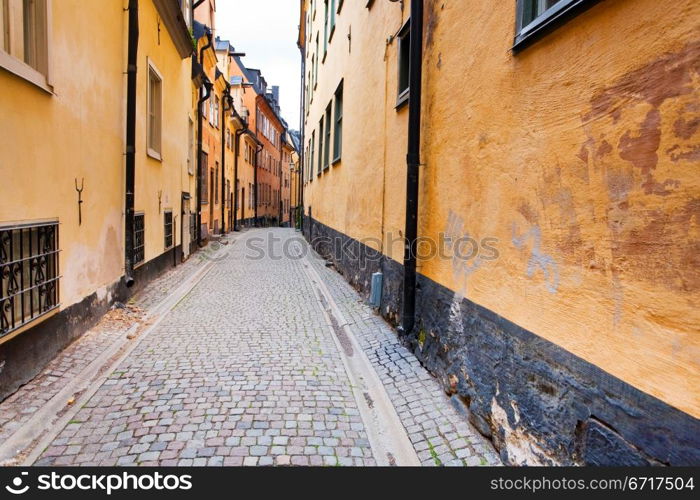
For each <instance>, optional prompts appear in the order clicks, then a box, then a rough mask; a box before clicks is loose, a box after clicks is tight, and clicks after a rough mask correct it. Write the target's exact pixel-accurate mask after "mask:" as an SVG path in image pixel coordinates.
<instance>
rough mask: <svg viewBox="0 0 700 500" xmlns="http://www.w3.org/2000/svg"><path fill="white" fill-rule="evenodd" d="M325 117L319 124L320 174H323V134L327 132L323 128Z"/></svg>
mask: <svg viewBox="0 0 700 500" xmlns="http://www.w3.org/2000/svg"><path fill="white" fill-rule="evenodd" d="M323 119H324V116H322V117H321V121H320V123H319V125H318V172H317V173H318V175H321V172H322V171H323V150H324V148H323V136H324V134H325V132H324V130H325V129H324V128H323Z"/></svg>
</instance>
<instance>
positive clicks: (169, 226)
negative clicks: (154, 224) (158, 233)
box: [163, 212, 173, 250]
mask: <svg viewBox="0 0 700 500" xmlns="http://www.w3.org/2000/svg"><path fill="white" fill-rule="evenodd" d="M163 233H164V235H165V238H164V239H165V241H164V244H165V249H166V250H167V249H168V248H170V247H172V246H173V213H172V212H165V214H164V219H163Z"/></svg>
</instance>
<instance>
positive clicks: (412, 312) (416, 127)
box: [401, 0, 423, 335]
mask: <svg viewBox="0 0 700 500" xmlns="http://www.w3.org/2000/svg"><path fill="white" fill-rule="evenodd" d="M409 68H410V69H409V86H410V87H409V88H410V89H411V90H410V92H411V94H410V98H409V102H408V153H407V155H406V167H407V172H406V173H407V175H406V227H405V231H404V237H405V247H404V258H403V272H404V275H403V318H402V319H403V321H402V324H401V326H402V329H403V334H404V335H408V334H410V333H411V332H412V331H413V327H414V325H415V321H416V251H415V250H416V248H415V246H416V239H417V238H418V176H419V169H420V132H421V85H422V76H423V0H411V49H410V67H409Z"/></svg>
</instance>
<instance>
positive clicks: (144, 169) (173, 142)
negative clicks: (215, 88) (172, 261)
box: [134, 2, 192, 262]
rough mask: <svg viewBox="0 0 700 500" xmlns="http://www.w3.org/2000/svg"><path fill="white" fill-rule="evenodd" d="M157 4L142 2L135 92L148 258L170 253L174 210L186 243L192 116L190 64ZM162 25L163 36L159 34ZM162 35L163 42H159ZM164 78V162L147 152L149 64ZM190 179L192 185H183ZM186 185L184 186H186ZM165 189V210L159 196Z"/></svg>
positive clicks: (138, 203) (138, 206)
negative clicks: (184, 200)
mask: <svg viewBox="0 0 700 500" xmlns="http://www.w3.org/2000/svg"><path fill="white" fill-rule="evenodd" d="M159 19H160V18H159V16H158V12H157V10H156V8H155V6H154V5H153V3H152V2H140V3H139V31H140V33H139V54H138V65H139V66H138V77H137V78H138V85H137V95H136V107H137V112H136V117H137V119H136V193H135V202H134V208H135V210H136V212H143V213H144V214H145V229H146V240H145V241H146V248H145V251H146V259H145V262H148V261H150V260H151V259H154V258H155V257H158V256H159V255H160V254H162V253H163V252H164V251H165V241H164V235H165V230H164V213H165V211H166V210H172V212H173V219H174V221H175V227H174V244H175V245H179V244H180V241H181V230H180V229H181V228H180V224H181V223H182V220H181V215H180V212H181V201H180V200H181V192H182V191H187V186H189V182H188V181H187V179H186V177H185V176H184V175H182V173H183V172H187V158H188V147H189V144H188V141H187V139H186V138H187V137H188V133H189V118H190V117H191V116H192V108H191V106H190V96H191V94H190V93H191V90H192V81H191V62H190V59H189V58H186V59H182V58H180V55H179V54H178V52H177V50H176V48H175V45H174V43H173V41H172V39H171V38H170V35H169V34H168V31H167V29H166V28H165V26H164V25H163V23H162V21H160V25H159ZM159 28H160V34H159ZM159 35H160V40H159ZM149 61H150V62H151V63H152V64H153V65H154V66H155V67H156V68H157V70H158V71H159V72H160V74H161V76H162V77H163V82H162V92H163V105H162V111H163V116H162V125H163V126H162V151H161V156H162V161H159V160H156V159H154V158H152V157H150V156H148V155H147V154H146V149H147V148H146V140H147V123H148V122H147V120H148V101H147V95H148V63H149ZM185 182H187V185H185V184H184V183H185ZM183 188H185V189H183ZM159 193H160V198H161V199H160V205H161V206H160V211H159V206H158V205H159V203H158V196H159Z"/></svg>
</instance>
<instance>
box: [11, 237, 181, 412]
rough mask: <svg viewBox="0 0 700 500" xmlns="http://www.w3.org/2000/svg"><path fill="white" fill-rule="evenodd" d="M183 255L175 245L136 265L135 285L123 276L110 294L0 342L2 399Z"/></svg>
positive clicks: (94, 296)
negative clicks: (124, 279) (128, 286)
mask: <svg viewBox="0 0 700 500" xmlns="http://www.w3.org/2000/svg"><path fill="white" fill-rule="evenodd" d="M180 255H181V249H180V247H179V246H178V247H176V248H172V249H170V250H168V251H167V252H165V253H163V254H161V255H160V256H158V257H156V258H155V259H153V260H151V261H149V262H147V263H145V264H143V265H142V266H139V267H138V268H136V269H135V270H134V279H135V284H134V286H133V287H132V288H130V289H127V288H126V286H125V285H124V283H123V280H122V279H120V280H119V281H117V282H115V283H113V284H112V285H110V286H108V287H107V290H106V293H102V294H99V295H98V293H97V292H95V293H93V294H92V295H90V296H89V297H85V298H84V299H83V300H81V301H80V302H78V303H76V304H73V305H72V306H69V307H67V308H65V309H63V310H62V311H60V312H58V313H56V314H54V315H53V316H51V317H49V318H47V319H46V320H44V321H41V322H39V323H37V325H36V326H34V327H32V328H30V329H28V330H26V331H24V332H22V333H20V334H19V335H17V336H16V337H15V338H13V339H11V340H9V341H7V342H5V343H4V344H0V401H2V400H4V399H5V398H7V397H8V396H10V395H12V394H13V393H14V392H15V391H16V390H17V389H19V388H20V387H21V386H22V385H24V384H26V383H27V382H29V381H30V380H32V379H33V378H34V377H36V376H37V375H38V374H39V373H40V372H41V370H43V369H44V367H45V366H46V365H47V364H48V363H49V362H50V361H51V360H52V359H53V358H54V357H55V356H56V355H57V354H58V353H59V352H60V351H62V350H63V349H65V348H66V347H67V346H68V345H70V344H71V342H73V341H74V340H76V339H77V338H78V337H80V336H81V335H82V334H83V333H85V332H86V331H87V330H89V329H90V328H92V327H93V326H95V324H97V322H98V320H99V319H100V318H101V317H102V316H103V315H104V314H105V313H106V312H107V311H109V309H110V307H112V304H113V303H114V302H117V301H120V302H124V301H126V300H127V299H128V298H129V297H130V296H131V295H133V294H134V293H136V292H138V291H139V290H141V289H143V287H144V286H146V284H148V282H149V281H150V280H152V279H153V278H155V277H156V276H158V275H160V274H161V273H162V272H163V271H165V270H167V269H169V268H170V267H173V266H174V265H175V259H176V256H177V259H178V261H179V256H180ZM64 279H65V278H64Z"/></svg>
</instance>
